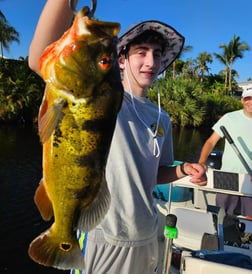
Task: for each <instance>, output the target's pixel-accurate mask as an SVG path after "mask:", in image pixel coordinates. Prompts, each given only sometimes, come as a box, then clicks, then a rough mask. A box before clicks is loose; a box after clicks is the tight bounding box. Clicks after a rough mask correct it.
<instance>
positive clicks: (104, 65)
mask: <svg viewBox="0 0 252 274" xmlns="http://www.w3.org/2000/svg"><path fill="white" fill-rule="evenodd" d="M111 63H112V62H111V58H110V57H109V56H102V57H101V59H100V61H99V66H100V68H101V69H102V70H107V69H108V68H110V66H111Z"/></svg>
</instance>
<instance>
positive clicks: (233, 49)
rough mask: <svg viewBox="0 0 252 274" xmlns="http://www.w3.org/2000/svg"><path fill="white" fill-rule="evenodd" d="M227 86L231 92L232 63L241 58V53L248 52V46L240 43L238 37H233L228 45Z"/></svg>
mask: <svg viewBox="0 0 252 274" xmlns="http://www.w3.org/2000/svg"><path fill="white" fill-rule="evenodd" d="M228 48H229V85H228V89H229V91H231V84H232V67H233V63H234V61H235V60H236V59H238V58H243V52H244V51H245V50H250V48H249V45H248V44H246V43H244V42H240V37H239V36H236V35H234V37H233V39H232V40H231V41H230V43H229V45H228Z"/></svg>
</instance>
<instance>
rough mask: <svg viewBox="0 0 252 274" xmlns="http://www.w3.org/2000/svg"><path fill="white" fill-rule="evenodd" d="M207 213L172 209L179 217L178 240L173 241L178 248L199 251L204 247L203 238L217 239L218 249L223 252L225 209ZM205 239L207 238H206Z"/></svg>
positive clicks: (186, 209) (195, 210)
mask: <svg viewBox="0 0 252 274" xmlns="http://www.w3.org/2000/svg"><path fill="white" fill-rule="evenodd" d="M218 209H219V211H216V210H215V211H206V210H199V209H193V208H184V207H175V208H173V207H171V213H172V214H174V215H175V216H176V217H177V224H176V227H177V229H178V236H177V238H175V239H173V245H174V246H175V247H176V248H180V249H185V250H199V249H202V248H205V247H202V240H203V237H205V236H207V235H209V236H212V238H210V241H211V239H213V238H214V236H215V237H216V238H215V239H217V242H218V249H220V250H223V246H224V240H223V218H224V212H223V209H221V208H218ZM204 239H205V238H204ZM205 249H206V248H205Z"/></svg>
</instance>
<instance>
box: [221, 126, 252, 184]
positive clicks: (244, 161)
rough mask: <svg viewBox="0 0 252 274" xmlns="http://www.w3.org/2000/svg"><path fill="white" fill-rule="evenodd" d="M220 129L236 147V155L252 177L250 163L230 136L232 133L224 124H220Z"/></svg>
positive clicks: (233, 146)
mask: <svg viewBox="0 0 252 274" xmlns="http://www.w3.org/2000/svg"><path fill="white" fill-rule="evenodd" d="M220 129H221V131H222V132H223V134H224V136H225V138H226V139H227V140H228V142H229V144H230V145H231V147H232V148H233V149H234V151H235V153H236V155H237V156H238V157H239V159H240V161H241V163H242V164H243V166H244V167H245V169H246V170H247V172H248V174H249V175H250V177H251V179H252V170H251V168H250V167H249V165H248V163H247V162H246V160H245V159H244V157H243V156H242V154H241V152H240V151H239V149H238V147H237V146H236V145H235V143H234V141H233V139H232V137H231V136H230V134H229V133H228V131H227V129H226V128H225V127H224V126H220Z"/></svg>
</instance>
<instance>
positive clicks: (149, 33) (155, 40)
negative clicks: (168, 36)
mask: <svg viewBox="0 0 252 274" xmlns="http://www.w3.org/2000/svg"><path fill="white" fill-rule="evenodd" d="M142 43H147V44H157V45H160V46H161V51H162V54H163V52H164V50H165V48H166V47H168V46H169V45H168V44H167V41H165V39H164V37H163V35H161V34H160V33H158V32H156V31H154V30H146V31H144V32H143V33H141V34H140V35H139V36H137V37H135V38H134V39H133V40H132V41H131V42H130V43H128V44H127V45H126V46H125V47H124V48H123V49H122V51H121V52H120V53H119V55H127V54H128V51H129V49H130V47H131V46H135V45H139V44H142Z"/></svg>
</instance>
